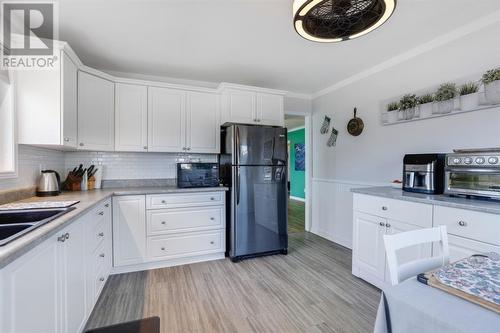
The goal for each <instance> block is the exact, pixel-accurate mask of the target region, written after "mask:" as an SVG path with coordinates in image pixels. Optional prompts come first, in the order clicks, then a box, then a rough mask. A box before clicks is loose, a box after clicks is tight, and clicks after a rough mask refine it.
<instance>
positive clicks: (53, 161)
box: [0, 145, 64, 191]
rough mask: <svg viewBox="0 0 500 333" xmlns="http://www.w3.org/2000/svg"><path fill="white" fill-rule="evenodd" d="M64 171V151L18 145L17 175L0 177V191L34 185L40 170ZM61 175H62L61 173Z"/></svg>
mask: <svg viewBox="0 0 500 333" xmlns="http://www.w3.org/2000/svg"><path fill="white" fill-rule="evenodd" d="M47 169H49V170H56V171H57V172H59V173H62V172H63V171H64V153H63V152H60V151H55V150H50V149H43V148H35V147H30V146H24V145H19V148H18V177H16V178H9V179H0V191H1V190H9V189H16V188H27V187H31V186H35V185H36V181H37V178H38V175H39V174H40V170H47ZM61 177H63V175H62V174H61Z"/></svg>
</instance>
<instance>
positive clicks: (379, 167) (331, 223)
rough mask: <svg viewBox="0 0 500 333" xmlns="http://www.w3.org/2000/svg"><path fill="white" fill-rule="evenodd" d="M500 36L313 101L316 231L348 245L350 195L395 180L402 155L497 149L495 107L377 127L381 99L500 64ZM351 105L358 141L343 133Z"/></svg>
mask: <svg viewBox="0 0 500 333" xmlns="http://www.w3.org/2000/svg"><path fill="white" fill-rule="evenodd" d="M499 32H500V24H499V23H496V24H494V25H492V26H489V27H488V28H485V29H482V30H480V31H478V32H475V33H472V34H469V35H467V36H465V37H462V38H460V39H459V40H456V41H454V42H451V43H449V44H446V45H443V46H441V47H438V48H435V49H433V50H430V51H429V52H426V53H423V54H421V55H419V56H416V57H413V58H410V59H409V60H406V61H405V62H403V63H400V64H398V65H395V66H393V67H388V68H386V69H385V70H383V71H381V72H378V73H375V74H372V75H370V76H367V77H365V78H362V79H360V80H353V82H352V83H349V84H348V85H346V86H344V87H340V86H339V88H338V89H337V90H335V91H332V92H330V93H329V94H327V95H323V96H320V97H317V98H315V99H314V101H313V186H312V187H313V188H312V200H313V207H312V210H313V211H312V215H313V218H312V231H313V232H315V233H318V234H320V235H323V236H324V237H327V238H329V239H331V240H333V241H335V242H338V243H340V244H342V245H344V246H348V247H351V239H352V196H351V194H350V192H349V190H350V189H351V188H353V187H361V186H367V185H380V184H388V183H389V182H390V181H392V180H393V179H400V178H401V170H402V158H403V155H404V154H405V153H426V152H450V151H451V150H452V149H454V148H466V147H468V148H471V147H472V148H474V147H500V108H495V109H490V110H485V111H479V112H471V113H464V114H458V115H452V116H448V117H442V118H436V119H428V120H422V121H416V122H410V123H406V124H398V125H392V126H382V125H381V123H380V115H379V112H380V108H381V101H385V100H387V99H391V98H394V97H399V96H401V95H402V94H404V93H407V92H414V91H420V90H422V89H426V88H428V87H434V86H435V85H436V84H440V83H442V82H447V81H453V80H457V79H460V78H462V77H469V76H471V75H475V77H477V78H478V79H479V78H480V75H481V73H482V72H484V71H485V70H486V69H489V68H494V67H498V66H500V56H499V55H500V43H499V42H498V41H499V39H498V38H499V37H498V34H499ZM374 52H376V50H374ZM367 56H369V55H367ZM355 106H356V107H357V108H358V116H359V117H361V118H362V119H363V121H364V123H365V129H364V132H363V133H362V134H361V135H360V136H359V137H353V136H350V135H349V134H348V133H347V130H346V125H347V122H348V121H349V119H350V118H352V110H353V108H354V107H355ZM325 115H328V116H329V117H331V118H332V123H333V125H334V126H335V128H336V129H337V130H338V131H339V137H338V140H337V146H336V147H334V148H328V147H327V146H326V141H327V139H328V136H327V135H321V134H320V133H319V128H320V127H321V124H322V121H323V118H324V116H325Z"/></svg>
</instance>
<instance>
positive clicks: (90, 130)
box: [78, 71, 115, 151]
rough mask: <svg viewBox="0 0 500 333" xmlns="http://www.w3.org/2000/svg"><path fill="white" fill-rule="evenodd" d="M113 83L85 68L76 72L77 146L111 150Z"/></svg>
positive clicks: (112, 144)
mask: <svg viewBox="0 0 500 333" xmlns="http://www.w3.org/2000/svg"><path fill="white" fill-rule="evenodd" d="M114 94H115V84H114V83H113V82H111V81H109V80H106V79H104V78H101V77H98V76H96V75H93V74H89V73H86V72H82V71H80V72H78V148H79V149H86V150H102V151H113V150H114V148H115V147H114V146H115V144H114V139H115V135H114V128H115V121H114Z"/></svg>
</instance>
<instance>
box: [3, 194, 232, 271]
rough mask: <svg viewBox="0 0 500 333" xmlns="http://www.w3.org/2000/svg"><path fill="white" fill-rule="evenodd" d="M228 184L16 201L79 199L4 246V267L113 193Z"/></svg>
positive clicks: (33, 198) (62, 195) (64, 195)
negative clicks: (60, 213)
mask: <svg viewBox="0 0 500 333" xmlns="http://www.w3.org/2000/svg"><path fill="white" fill-rule="evenodd" d="M227 190H228V188H227V187H203V188H178V187H175V186H165V187H137V188H135V187H134V188H132V187H131V188H110V189H100V190H92V191H82V192H63V193H62V194H61V195H58V196H55V197H32V198H29V199H25V200H20V201H16V202H40V201H66V200H68V201H70V200H77V201H79V203H77V204H76V205H75V206H74V207H75V208H76V209H74V210H72V211H69V212H68V213H66V214H64V215H63V216H61V217H59V218H57V219H54V220H52V221H50V222H49V223H47V224H44V225H42V226H40V227H39V228H36V229H34V230H33V231H31V232H29V233H27V234H25V235H23V236H21V237H19V238H17V239H15V240H13V241H11V242H9V243H7V244H5V245H3V246H0V268H2V267H4V266H6V265H7V264H9V263H11V262H12V261H14V260H15V259H17V258H19V257H20V256H22V255H23V254H25V253H26V252H28V251H29V250H31V249H32V248H34V247H35V246H36V245H38V244H40V243H42V242H43V241H44V240H46V239H48V238H49V237H51V236H53V235H54V234H55V233H57V232H58V231H59V230H61V229H63V228H65V227H66V226H68V224H70V223H71V222H73V221H75V220H76V219H77V218H79V217H80V216H82V215H83V214H85V213H86V212H88V211H89V210H91V209H92V208H93V207H94V206H95V205H96V204H98V203H99V202H101V201H103V200H106V199H108V198H110V197H112V196H121V195H145V194H162V193H185V192H215V191H227Z"/></svg>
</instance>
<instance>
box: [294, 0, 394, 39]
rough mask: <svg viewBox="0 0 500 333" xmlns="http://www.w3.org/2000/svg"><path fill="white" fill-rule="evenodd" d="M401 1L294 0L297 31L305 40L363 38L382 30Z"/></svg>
mask: <svg viewBox="0 0 500 333" xmlns="http://www.w3.org/2000/svg"><path fill="white" fill-rule="evenodd" d="M396 1H397V0H294V2H293V21H294V27H295V31H297V33H298V34H299V35H301V36H302V37H304V38H305V39H308V40H311V41H314V42H322V43H333V42H341V41H344V40H349V39H354V38H357V37H360V36H363V35H365V34H367V33H369V32H371V31H373V30H375V29H376V28H378V27H380V26H381V25H382V24H383V23H384V22H385V21H387V20H388V19H389V17H390V16H391V15H392V13H393V12H394V9H395V8H396Z"/></svg>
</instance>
